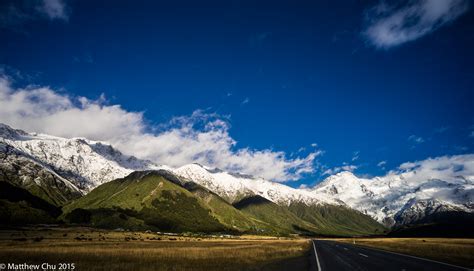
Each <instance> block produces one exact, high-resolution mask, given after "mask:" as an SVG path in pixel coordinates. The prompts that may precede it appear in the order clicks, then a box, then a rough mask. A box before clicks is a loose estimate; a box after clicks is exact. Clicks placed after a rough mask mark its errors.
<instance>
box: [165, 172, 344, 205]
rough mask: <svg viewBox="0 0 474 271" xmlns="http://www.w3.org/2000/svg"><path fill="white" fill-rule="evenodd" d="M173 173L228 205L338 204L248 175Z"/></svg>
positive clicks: (327, 198)
mask: <svg viewBox="0 0 474 271" xmlns="http://www.w3.org/2000/svg"><path fill="white" fill-rule="evenodd" d="M173 172H174V173H175V174H176V175H178V176H180V177H182V178H185V179H188V180H192V181H194V182H196V183H198V184H200V185H202V186H204V187H206V188H207V189H209V190H211V191H213V192H214V193H216V194H218V195H219V196H221V197H222V198H224V199H226V200H227V201H228V202H230V203H233V202H236V201H239V200H240V199H242V198H245V197H248V196H254V195H258V196H261V197H263V198H266V199H268V200H270V201H272V202H275V203H277V204H282V205H289V204H291V203H292V202H304V203H306V204H322V203H330V204H338V205H339V204H340V202H336V201H334V200H332V199H331V198H329V197H327V196H326V195H321V196H319V195H315V194H313V193H311V191H307V190H302V189H295V188H291V187H289V186H286V185H283V184H279V183H274V182H271V181H267V180H264V179H261V178H252V177H251V176H248V175H243V174H235V173H229V172H225V171H221V170H216V169H210V168H206V167H203V166H201V165H197V164H190V165H185V166H183V167H180V168H178V169H176V170H174V171H173Z"/></svg>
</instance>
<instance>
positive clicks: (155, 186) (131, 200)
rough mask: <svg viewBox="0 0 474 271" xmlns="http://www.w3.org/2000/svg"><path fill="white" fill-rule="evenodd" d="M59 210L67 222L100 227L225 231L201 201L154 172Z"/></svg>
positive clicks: (109, 186) (115, 183)
mask: <svg viewBox="0 0 474 271" xmlns="http://www.w3.org/2000/svg"><path fill="white" fill-rule="evenodd" d="M63 211H64V215H63V218H64V219H65V220H66V221H68V222H72V223H86V224H90V225H92V226H97V227H102V228H129V229H140V230H143V229H153V230H162V231H173V232H185V231H193V232H220V231H226V230H228V228H227V227H226V226H225V225H223V224H222V223H220V222H219V220H218V219H216V217H214V216H213V214H212V211H211V210H210V209H209V208H208V207H207V205H206V204H205V203H204V202H203V201H202V200H201V199H199V198H197V197H195V196H194V195H193V194H192V193H191V192H189V191H188V190H186V189H185V188H183V187H181V186H180V185H178V184H176V183H174V182H171V181H170V180H168V179H166V178H165V177H163V176H162V175H160V173H158V172H136V173H132V174H130V175H129V176H127V177H125V178H123V179H117V180H114V181H111V182H109V183H106V184H103V185H101V186H99V187H97V188H96V189H94V190H92V191H91V192H90V193H89V194H87V195H86V196H84V197H82V198H80V199H78V200H76V201H74V202H72V203H71V204H68V205H66V206H65V207H64V208H63Z"/></svg>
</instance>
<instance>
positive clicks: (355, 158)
mask: <svg viewBox="0 0 474 271" xmlns="http://www.w3.org/2000/svg"><path fill="white" fill-rule="evenodd" d="M359 154H360V151H355V152H353V153H352V161H356V160H358V159H359Z"/></svg>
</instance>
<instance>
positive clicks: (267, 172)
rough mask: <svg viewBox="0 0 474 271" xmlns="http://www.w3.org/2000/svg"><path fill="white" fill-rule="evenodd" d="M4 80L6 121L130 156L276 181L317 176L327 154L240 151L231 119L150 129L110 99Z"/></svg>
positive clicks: (191, 119) (197, 117) (207, 117)
mask: <svg viewBox="0 0 474 271" xmlns="http://www.w3.org/2000/svg"><path fill="white" fill-rule="evenodd" d="M10 81H11V80H9V79H8V78H5V77H3V78H0V122H3V123H6V124H8V125H11V126H12V127H15V128H20V129H24V130H27V131H32V132H41V133H47V134H52V135H56V136H63V137H86V138H89V139H92V140H99V141H107V142H109V143H111V144H112V145H114V146H116V147H117V148H118V149H119V150H121V151H122V152H124V153H126V154H130V155H135V156H137V157H139V158H144V159H150V160H152V161H155V162H157V163H162V164H166V165H170V166H175V167H178V166H182V165H184V164H188V163H193V162H197V163H200V164H204V165H207V166H210V167H218V168H221V169H223V170H228V171H232V172H242V173H245V174H252V175H255V176H260V177H264V178H266V179H270V180H274V181H288V180H296V179H298V178H300V177H301V176H302V175H303V174H306V173H312V172H314V167H315V166H314V164H315V159H316V157H317V156H318V155H320V154H321V151H319V150H314V151H313V152H311V153H309V154H308V155H307V156H305V157H296V158H291V159H290V158H287V155H286V154H285V153H284V152H282V151H274V150H271V149H263V150H254V149H250V148H247V147H240V146H238V143H237V142H236V141H235V140H234V139H233V138H232V137H231V136H230V135H229V128H230V126H229V117H227V116H221V115H217V114H213V113H207V112H205V111H202V110H196V111H194V112H193V113H192V115H190V116H181V117H175V118H173V119H172V120H170V122H169V123H166V124H162V125H159V126H157V127H150V126H149V125H147V124H146V120H144V117H143V114H142V113H141V112H129V111H127V110H125V109H123V108H122V107H121V106H120V105H105V104H104V98H103V97H101V98H99V99H98V100H89V99H87V98H84V97H71V96H68V95H66V94H64V93H61V92H59V91H55V90H53V89H51V88H49V87H38V86H28V87H26V88H16V89H15V88H13V87H12V86H11V84H10Z"/></svg>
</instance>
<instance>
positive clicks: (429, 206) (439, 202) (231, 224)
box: [0, 124, 474, 235]
mask: <svg viewBox="0 0 474 271" xmlns="http://www.w3.org/2000/svg"><path fill="white" fill-rule="evenodd" d="M471 158H472V161H474V157H471ZM0 183H1V184H2V187H3V188H2V191H10V192H3V193H1V198H0V204H1V208H0V210H1V212H2V213H3V214H4V215H5V217H9V220H8V221H10V222H12V223H16V222H18V221H22V222H24V221H23V220H21V219H20V218H19V216H20V215H18V214H21V215H22V216H24V215H25V213H30V217H33V218H34V217H42V219H40V222H45V221H52V220H55V221H65V222H68V223H86V224H90V225H92V226H97V227H106V228H136V229H150V228H153V229H156V230H162V231H180V232H183V231H197V232H235V233H243V232H251V233H261V234H273V235H274V234H292V233H299V234H319V235H369V234H382V233H384V232H387V231H389V230H391V231H392V232H395V233H397V232H398V233H400V232H402V231H403V230H412V229H413V228H415V227H419V228H421V229H425V228H426V227H431V228H433V227H434V226H433V225H440V224H442V225H444V226H443V227H445V224H446V223H448V224H449V223H456V224H457V225H459V224H463V225H471V224H470V223H472V222H473V221H474V219H473V215H472V214H473V212H474V176H461V175H460V176H454V177H452V178H448V179H437V178H431V177H430V176H425V175H422V176H420V174H419V173H417V171H416V170H409V171H405V172H391V173H389V174H387V175H386V176H383V177H375V178H360V177H357V176H355V175H354V174H352V173H351V172H341V173H338V174H335V175H332V176H329V177H328V178H326V179H325V180H324V181H322V182H321V183H319V184H317V185H316V186H315V187H312V188H305V189H296V188H292V187H289V186H287V185H284V184H281V183H276V182H272V181H269V180H265V179H263V178H258V177H253V176H249V175H244V174H239V173H231V172H226V171H222V170H219V169H215V168H209V167H206V166H203V165H199V164H189V165H184V166H182V167H179V168H171V167H168V166H166V165H160V164H156V163H154V162H152V161H147V160H142V159H138V158H136V157H133V156H128V155H124V154H122V153H121V152H120V151H118V150H117V149H115V148H114V147H113V146H111V145H109V144H107V143H105V142H98V141H92V140H88V139H85V138H61V137H55V136H51V135H44V134H36V133H27V132H25V131H22V130H17V129H14V128H11V127H9V126H7V125H5V124H0ZM12 195H15V196H14V197H13V196H12ZM58 209H61V212H59V213H58ZM41 214H46V215H45V216H42V215H41ZM29 222H32V221H29ZM466 223H467V224H466ZM473 225H474V224H473ZM424 227H425V228H424Z"/></svg>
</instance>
